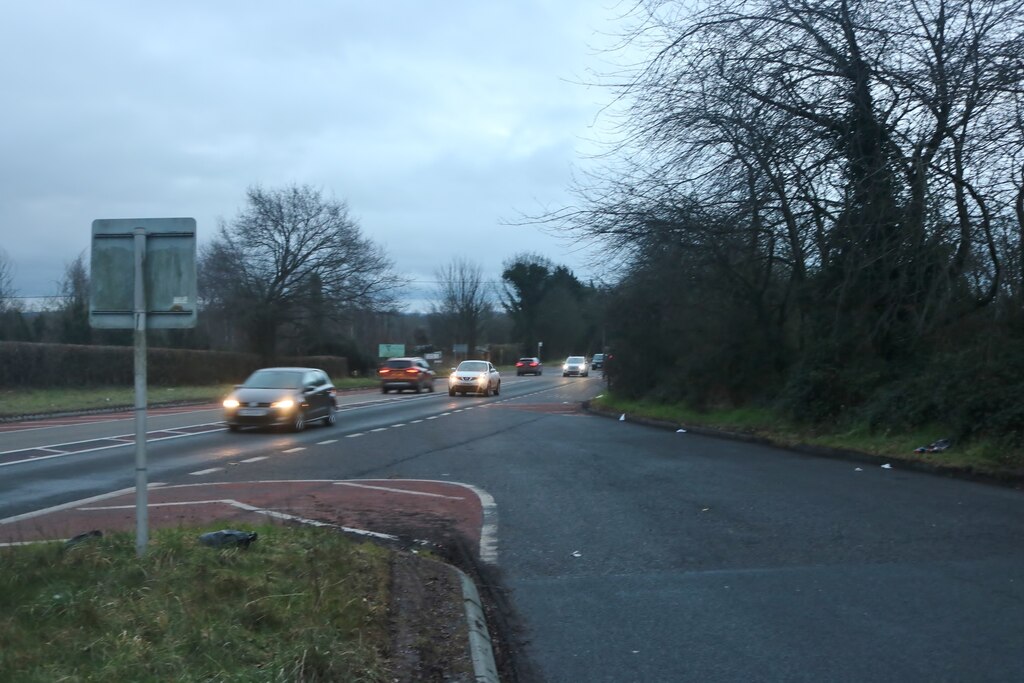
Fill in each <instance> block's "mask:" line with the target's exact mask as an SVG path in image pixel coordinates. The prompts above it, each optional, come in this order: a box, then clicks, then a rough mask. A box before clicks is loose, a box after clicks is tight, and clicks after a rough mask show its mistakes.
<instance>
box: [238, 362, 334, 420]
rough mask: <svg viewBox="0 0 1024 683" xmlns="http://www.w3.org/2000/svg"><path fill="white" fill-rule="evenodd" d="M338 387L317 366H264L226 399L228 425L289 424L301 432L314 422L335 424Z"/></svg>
mask: <svg viewBox="0 0 1024 683" xmlns="http://www.w3.org/2000/svg"><path fill="white" fill-rule="evenodd" d="M336 395H337V390H336V389H335V388H334V385H333V384H332V383H331V379H330V378H329V377H328V376H327V373H326V372H324V371H323V370H319V369H317V368H263V369H261V370H257V371H256V372H254V373H252V374H251V375H249V378H248V379H246V380H245V382H243V383H242V384H239V385H238V386H237V387H235V390H234V391H232V392H231V394H230V395H228V397H227V398H225V399H224V402H223V404H222V405H223V407H224V422H226V423H227V425H228V429H230V430H231V431H233V432H234V431H237V430H238V429H239V428H241V427H276V426H284V427H289V428H290V429H291V430H292V431H295V432H301V431H302V430H303V429H305V428H306V425H307V424H308V423H310V422H321V423H322V424H324V425H325V426H329V425H333V424H334V420H335V409H336V408H337V402H336Z"/></svg>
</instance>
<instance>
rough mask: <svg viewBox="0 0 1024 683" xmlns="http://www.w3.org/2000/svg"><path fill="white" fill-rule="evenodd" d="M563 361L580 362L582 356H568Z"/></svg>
mask: <svg viewBox="0 0 1024 683" xmlns="http://www.w3.org/2000/svg"><path fill="white" fill-rule="evenodd" d="M565 362H566V363H582V362H583V356H569V359H568V360H567V361H565Z"/></svg>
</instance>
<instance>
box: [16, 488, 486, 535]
mask: <svg viewBox="0 0 1024 683" xmlns="http://www.w3.org/2000/svg"><path fill="white" fill-rule="evenodd" d="M148 512H149V523H150V528H151V529H156V528H166V527H179V526H180V527H198V526H209V525H222V526H225V527H230V526H253V525H262V524H267V523H273V522H275V521H279V522H280V521H286V522H287V521H288V520H294V521H299V522H310V521H312V522H315V523H321V524H330V525H335V526H339V527H346V528H349V529H360V530H364V531H368V532H373V533H375V534H388V535H393V536H398V537H400V538H403V539H406V540H414V539H423V540H427V541H430V542H434V543H438V544H443V543H446V542H447V541H448V540H450V539H451V537H452V535H453V534H457V535H458V536H461V537H462V539H464V540H465V541H466V542H467V543H468V544H469V546H470V547H471V548H474V549H475V550H477V552H479V549H480V540H481V531H482V526H483V518H484V512H483V505H482V503H481V500H480V498H479V497H478V495H477V494H476V492H474V491H473V489H471V488H470V487H467V486H463V485H461V484H455V483H449V482H442V481H437V482H435V481H417V480H400V479H384V480H362V479H360V480H336V481H334V480H332V481H308V480H300V481H257V482H244V483H224V484H186V485H181V486H157V487H154V488H151V489H150V490H149V510H148ZM94 529H98V530H100V531H103V532H104V533H112V532H118V531H121V532H132V533H134V530H135V493H134V492H129V493H120V494H117V495H112V496H110V497H100V499H97V498H91V499H88V500H84V501H79V502H78V503H77V504H72V505H68V506H60V507H58V508H53V509H48V510H40V511H38V512H34V513H28V514H25V515H19V516H16V517H10V518H7V519H0V543H5V544H6V543H23V542H29V541H41V540H60V539H66V538H70V537H72V536H75V535H77V534H80V533H83V532H86V531H91V530H94Z"/></svg>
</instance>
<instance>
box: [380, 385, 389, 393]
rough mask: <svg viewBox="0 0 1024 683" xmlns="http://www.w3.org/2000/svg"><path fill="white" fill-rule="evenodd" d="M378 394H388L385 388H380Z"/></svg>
mask: <svg viewBox="0 0 1024 683" xmlns="http://www.w3.org/2000/svg"><path fill="white" fill-rule="evenodd" d="M380 393H382V394H386V393H388V388H387V387H381V388H380Z"/></svg>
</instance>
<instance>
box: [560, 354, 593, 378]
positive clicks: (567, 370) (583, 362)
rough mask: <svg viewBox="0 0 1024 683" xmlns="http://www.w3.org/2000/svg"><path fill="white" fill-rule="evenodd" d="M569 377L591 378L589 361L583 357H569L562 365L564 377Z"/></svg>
mask: <svg viewBox="0 0 1024 683" xmlns="http://www.w3.org/2000/svg"><path fill="white" fill-rule="evenodd" d="M569 375H579V376H580V377H587V376H589V375H590V371H589V370H588V369H587V359H586V358H584V357H583V356H569V357H568V358H566V359H565V364H563V365H562V377H568V376H569Z"/></svg>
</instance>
